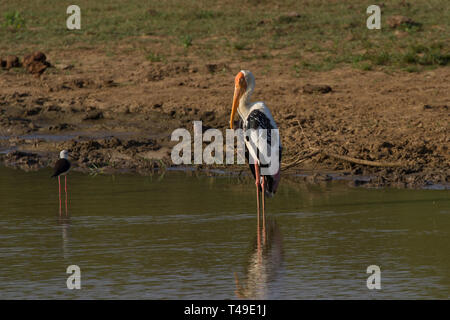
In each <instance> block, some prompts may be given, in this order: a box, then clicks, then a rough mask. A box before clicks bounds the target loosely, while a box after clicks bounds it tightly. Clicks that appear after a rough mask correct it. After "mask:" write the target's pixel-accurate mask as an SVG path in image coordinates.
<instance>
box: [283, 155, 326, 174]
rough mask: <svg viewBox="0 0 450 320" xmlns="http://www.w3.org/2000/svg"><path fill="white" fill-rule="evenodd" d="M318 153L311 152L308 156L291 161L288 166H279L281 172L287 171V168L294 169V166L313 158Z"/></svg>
mask: <svg viewBox="0 0 450 320" xmlns="http://www.w3.org/2000/svg"><path fill="white" fill-rule="evenodd" d="M318 153H320V151H319V150H314V151H313V152H311V153H308V154H307V155H305V156H300V157H298V158H297V159H295V160H294V161H292V162H291V163H289V164H281V170H282V171H284V170H287V169H289V168H292V167H294V166H296V165H298V164H300V163H302V162H303V161H305V160H307V159H309V158H311V157H314V156H315V155H316V154H318Z"/></svg>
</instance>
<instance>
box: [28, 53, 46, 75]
mask: <svg viewBox="0 0 450 320" xmlns="http://www.w3.org/2000/svg"><path fill="white" fill-rule="evenodd" d="M22 64H23V66H24V67H25V69H26V70H27V71H28V72H29V73H31V74H34V75H37V76H39V75H41V74H42V73H43V72H44V71H45V69H47V68H48V67H49V66H50V63H48V62H47V57H46V56H45V54H44V53H43V52H41V51H36V52H33V53H32V54H29V55H26V56H25V57H24V58H23V63H22Z"/></svg>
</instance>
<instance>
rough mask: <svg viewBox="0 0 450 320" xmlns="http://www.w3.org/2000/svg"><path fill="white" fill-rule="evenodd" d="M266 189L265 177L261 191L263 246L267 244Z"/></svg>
mask: <svg viewBox="0 0 450 320" xmlns="http://www.w3.org/2000/svg"><path fill="white" fill-rule="evenodd" d="M265 188H266V183H265V179H264V177H263V178H262V181H261V189H262V192H261V193H262V219H263V222H262V225H263V226H262V234H263V244H266V213H265V205H266V198H265V195H264V193H265Z"/></svg>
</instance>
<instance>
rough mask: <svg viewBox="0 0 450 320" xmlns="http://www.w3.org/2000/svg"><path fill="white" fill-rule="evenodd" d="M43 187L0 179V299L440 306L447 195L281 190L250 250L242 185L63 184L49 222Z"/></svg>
mask: <svg viewBox="0 0 450 320" xmlns="http://www.w3.org/2000/svg"><path fill="white" fill-rule="evenodd" d="M49 176H50V171H48V170H44V171H40V172H32V173H25V172H22V171H18V170H11V169H5V168H0V298H2V299H12V298H17V299H30V298H38V299H44V298H45V299H54V298H56V299H80V298H81V299H91V298H96V299H111V298H112V299H114V298H122V299H237V298H238V297H246V298H260V299H317V298H325V299H347V298H356V299H388V298H393V299H417V298H418V299H421V298H426V299H431V298H446V299H448V298H449V297H450V294H449V289H450V257H449V253H450V241H449V240H450V197H449V191H448V190H395V189H379V190H374V189H371V190H369V189H364V188H348V187H347V186H346V185H345V184H341V183H332V184H324V185H320V186H319V185H307V184H306V183H303V184H297V183H293V182H289V181H287V180H282V184H281V186H280V189H279V193H278V194H277V195H276V197H275V198H274V199H270V200H268V204H267V218H266V221H265V222H264V221H263V220H262V219H261V220H260V224H259V229H260V230H261V229H262V228H263V226H264V230H265V232H264V234H265V236H264V235H263V234H260V236H259V238H258V236H257V230H258V225H257V219H256V213H255V210H256V203H255V190H254V184H253V182H252V181H250V180H241V181H240V180H239V179H238V178H235V177H229V176H225V177H215V178H214V177H207V176H200V177H197V176H195V175H193V174H186V173H182V172H169V173H167V174H166V175H164V176H162V177H161V176H153V177H141V176H134V175H116V176H103V175H97V176H95V177H92V176H89V175H83V174H80V173H77V172H71V173H70V175H69V178H68V179H69V180H68V182H69V216H68V217H67V218H66V217H64V213H63V217H62V218H60V217H59V214H58V184H57V181H56V180H54V179H50V178H49ZM63 205H64V204H63ZM63 210H64V209H63ZM263 222H264V225H263ZM69 265H78V266H79V267H80V269H81V290H69V289H67V287H66V280H67V278H68V277H69V274H67V273H66V269H67V267H68V266H69ZM369 265H378V266H379V267H380V268H381V290H369V289H368V288H367V286H366V280H367V278H368V277H369V274H367V273H366V270H367V267H368V266H369Z"/></svg>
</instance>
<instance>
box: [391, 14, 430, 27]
mask: <svg viewBox="0 0 450 320" xmlns="http://www.w3.org/2000/svg"><path fill="white" fill-rule="evenodd" d="M386 23H387V25H388V26H389V27H391V28H392V29H395V28H398V27H400V26H406V27H420V26H421V25H422V24H421V23H419V22H416V21H414V20H412V19H411V18H408V17H405V16H390V17H388V18H387V20H386Z"/></svg>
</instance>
